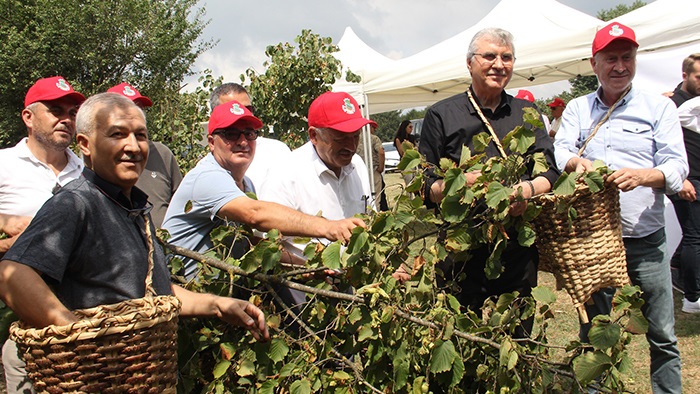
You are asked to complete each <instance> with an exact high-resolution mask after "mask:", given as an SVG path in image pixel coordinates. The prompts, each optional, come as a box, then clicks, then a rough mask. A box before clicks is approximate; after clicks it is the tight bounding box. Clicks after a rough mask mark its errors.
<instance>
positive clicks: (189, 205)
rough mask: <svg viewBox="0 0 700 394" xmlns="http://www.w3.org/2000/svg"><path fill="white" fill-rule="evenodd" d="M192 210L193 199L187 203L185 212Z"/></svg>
mask: <svg viewBox="0 0 700 394" xmlns="http://www.w3.org/2000/svg"><path fill="white" fill-rule="evenodd" d="M191 210H192V200H187V202H186V203H185V213H190V211H191Z"/></svg>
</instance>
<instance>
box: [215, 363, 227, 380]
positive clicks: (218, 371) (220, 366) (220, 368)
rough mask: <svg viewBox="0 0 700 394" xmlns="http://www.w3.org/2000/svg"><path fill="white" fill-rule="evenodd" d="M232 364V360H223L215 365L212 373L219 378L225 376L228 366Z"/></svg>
mask: <svg viewBox="0 0 700 394" xmlns="http://www.w3.org/2000/svg"><path fill="white" fill-rule="evenodd" d="M230 366H231V362H230V361H228V360H221V361H219V362H218V363H217V364H216V365H215V366H214V370H213V371H212V373H213V374H214V379H219V378H220V377H222V376H224V374H225V373H226V371H228V368H229V367H230Z"/></svg>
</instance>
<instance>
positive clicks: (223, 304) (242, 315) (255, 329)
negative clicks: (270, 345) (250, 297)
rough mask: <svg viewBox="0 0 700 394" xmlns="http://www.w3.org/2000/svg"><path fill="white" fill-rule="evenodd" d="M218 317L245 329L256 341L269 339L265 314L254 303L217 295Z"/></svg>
mask: <svg viewBox="0 0 700 394" xmlns="http://www.w3.org/2000/svg"><path fill="white" fill-rule="evenodd" d="M216 304H217V306H218V309H219V312H220V314H219V318H220V319H221V320H223V321H225V322H226V323H228V324H232V325H234V326H239V327H243V328H245V329H247V330H248V331H250V333H251V334H253V337H254V338H255V339H256V340H258V341H263V342H267V341H269V340H270V332H269V331H268V329H267V324H265V315H264V314H263V312H262V311H261V310H260V309H258V307H256V306H255V305H253V304H251V303H250V302H248V301H244V300H239V299H237V298H229V297H217V302H216Z"/></svg>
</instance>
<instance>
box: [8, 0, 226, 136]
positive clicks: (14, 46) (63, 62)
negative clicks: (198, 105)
mask: <svg viewBox="0 0 700 394" xmlns="http://www.w3.org/2000/svg"><path fill="white" fill-rule="evenodd" d="M196 5H197V0H81V1H78V2H64V1H52V0H30V1H17V0H0V9H2V10H3V14H2V15H3V16H2V17H0V41H1V42H2V43H3V45H2V46H0V91H2V92H3V94H2V96H1V97H0V147H5V146H8V145H11V144H14V143H16V142H17V141H18V140H19V139H20V138H21V137H23V136H24V135H25V130H24V125H23V124H22V122H21V119H20V116H19V114H20V112H21V110H22V108H23V100H24V95H25V93H26V91H27V89H28V88H29V87H30V86H31V85H32V84H33V83H34V81H36V80H37V79H39V78H43V77H47V76H52V75H62V76H63V77H65V78H66V79H67V80H68V81H69V82H70V83H71V84H72V85H73V87H74V88H75V89H76V90H78V91H80V92H81V93H83V94H85V95H92V94H95V93H99V92H103V91H106V90H107V89H108V88H109V87H110V86H113V85H116V84H117V83H119V82H122V81H128V82H130V83H132V84H133V85H135V86H136V87H137V88H138V89H139V90H140V91H141V93H143V94H145V95H147V96H149V97H150V98H151V99H153V101H154V103H155V106H154V108H152V109H151V110H150V112H159V111H161V110H162V109H161V108H159V107H160V104H161V102H162V101H163V100H165V99H166V98H172V96H173V95H176V94H178V93H179V90H180V87H181V86H180V85H181V84H182V81H183V79H184V77H185V76H187V75H190V74H191V71H190V68H191V66H192V64H193V63H194V61H195V59H196V58H197V56H198V55H199V54H201V53H202V52H203V51H205V50H206V49H208V48H210V47H211V46H212V45H213V43H212V42H211V41H204V42H202V41H199V37H200V35H201V33H202V31H203V29H204V27H205V26H206V24H207V22H206V21H204V20H203V15H204V8H199V9H195V6H196ZM171 115H172V113H171ZM156 129H157V128H156ZM153 131H155V130H153ZM155 134H160V133H159V132H156V133H155Z"/></svg>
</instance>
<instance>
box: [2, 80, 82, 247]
mask: <svg viewBox="0 0 700 394" xmlns="http://www.w3.org/2000/svg"><path fill="white" fill-rule="evenodd" d="M83 101H85V97H83V95H82V94H80V93H78V92H76V91H75V90H73V88H72V87H71V86H70V85H69V84H68V82H66V80H65V79H64V78H63V77H51V78H44V79H40V80H38V81H36V83H35V84H34V85H32V87H31V88H29V90H28V91H27V95H26V96H25V98H24V106H25V108H24V109H23V110H22V120H23V121H24V124H25V125H26V127H27V137H26V138H23V139H22V140H21V141H20V142H19V143H18V144H17V145H16V146H14V147H12V148H7V149H2V150H0V162H2V163H3V165H2V166H0V230H3V232H5V233H6V234H8V235H10V237H9V238H7V239H4V240H0V256H2V254H3V253H4V252H5V251H7V249H9V247H10V246H11V245H12V243H13V242H14V239H15V236H16V235H18V234H19V232H20V231H21V230H22V229H23V228H24V227H26V225H27V224H28V222H29V219H28V218H29V217H32V216H34V214H35V213H36V211H38V210H39V208H40V207H41V205H42V204H43V203H44V201H46V200H47V199H48V198H49V197H51V195H52V194H53V193H52V192H53V191H54V189H55V188H56V187H57V186H63V185H65V184H66V183H68V182H70V181H72V180H73V179H75V178H77V177H79V176H80V172H81V171H82V168H83V164H82V160H80V159H79V158H78V157H77V156H76V155H75V154H74V153H73V152H72V151H71V150H70V149H68V146H69V145H70V144H71V142H72V141H73V137H74V136H75V114H76V113H77V112H78V106H79V105H80V104H81V103H82V102H83Z"/></svg>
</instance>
